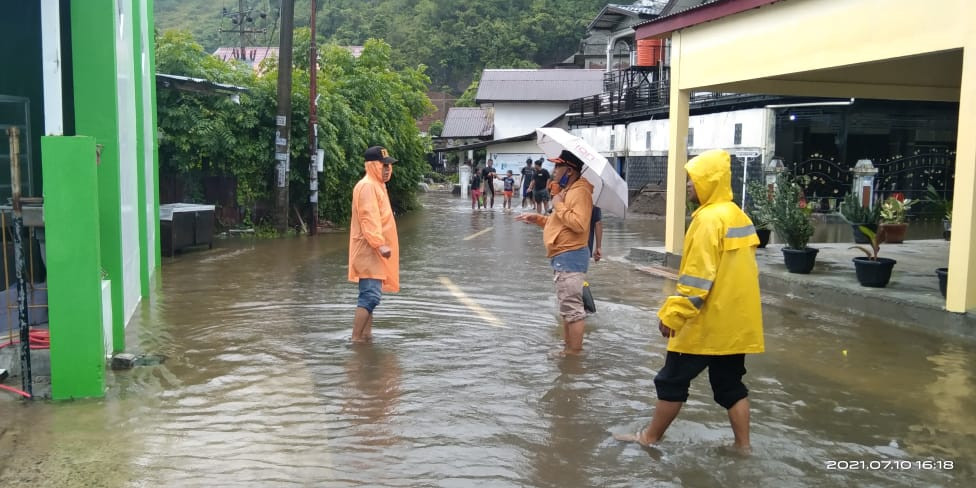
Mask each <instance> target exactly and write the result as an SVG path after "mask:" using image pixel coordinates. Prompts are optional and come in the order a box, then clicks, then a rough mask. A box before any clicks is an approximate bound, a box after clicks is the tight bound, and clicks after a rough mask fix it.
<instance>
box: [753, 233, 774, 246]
mask: <svg viewBox="0 0 976 488" xmlns="http://www.w3.org/2000/svg"><path fill="white" fill-rule="evenodd" d="M772 232H773V231H772V230H769V229H756V235H757V236H759V247H766V244H769V234H771V233H772Z"/></svg>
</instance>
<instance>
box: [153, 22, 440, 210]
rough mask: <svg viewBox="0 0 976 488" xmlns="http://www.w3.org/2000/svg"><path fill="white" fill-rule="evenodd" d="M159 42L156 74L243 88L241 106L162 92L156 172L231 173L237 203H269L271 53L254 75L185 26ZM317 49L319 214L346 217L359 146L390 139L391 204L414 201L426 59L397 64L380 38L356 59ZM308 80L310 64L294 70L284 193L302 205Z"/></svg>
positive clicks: (359, 166)
mask: <svg viewBox="0 0 976 488" xmlns="http://www.w3.org/2000/svg"><path fill="white" fill-rule="evenodd" d="M306 32H308V31H307V30H306ZM156 45H157V55H156V56H157V57H156V59H157V70H158V71H159V72H160V73H169V74H176V75H184V76H193V77H201V78H206V79H208V80H209V81H213V82H218V83H230V84H234V85H237V86H242V87H245V88H247V92H246V93H242V94H241V96H240V103H239V104H237V103H235V102H233V101H231V99H230V98H229V97H226V96H222V95H214V94H202V93H195V92H183V91H175V90H160V91H159V96H158V119H159V131H160V135H161V138H160V141H159V154H160V172H161V173H164V174H172V175H179V176H182V177H184V178H185V179H188V180H190V181H200V179H201V178H202V177H203V176H207V175H229V176H234V177H235V178H236V179H237V182H238V200H239V201H238V203H239V204H240V205H242V206H243V207H245V208H254V207H256V206H262V205H263V206H265V207H266V206H267V205H268V204H269V203H268V202H270V201H271V200H272V198H273V196H274V188H273V187H272V185H271V182H272V181H273V178H274V166H275V162H274V158H273V153H274V147H273V141H274V132H275V114H276V111H277V110H276V91H277V87H276V85H277V81H276V80H277V74H278V67H277V65H276V64H277V63H276V61H275V60H273V59H272V60H270V61H268V62H267V63H266V64H265V65H263V66H262V71H261V73H262V75H261V76H257V75H256V74H255V73H254V72H253V71H252V70H251V69H250V68H248V67H247V66H245V65H244V64H242V63H238V62H236V61H232V62H229V63H225V62H223V61H220V60H218V59H216V58H214V57H213V56H210V55H208V54H206V53H205V52H204V50H203V48H202V47H201V46H200V45H199V44H197V43H196V42H194V41H193V39H192V37H191V36H190V35H189V34H188V33H187V32H181V31H167V32H164V33H162V34H161V35H159V36H158V37H157V42H156ZM320 51H321V59H322V63H321V65H320V72H319V76H318V82H317V92H318V93H319V95H320V99H319V103H318V125H319V144H320V147H322V148H323V149H324V152H325V160H326V164H325V171H324V173H323V174H322V176H321V178H320V179H319V189H320V198H319V212H320V215H322V216H323V217H324V218H326V219H328V220H331V221H334V222H347V221H348V219H349V212H350V198H351V196H352V188H353V186H354V185H355V184H356V182H357V181H358V180H359V178H361V177H362V175H363V174H364V173H365V170H364V167H363V159H362V154H363V150H364V149H365V148H366V147H368V146H370V145H374V144H381V145H384V146H386V147H387V148H388V149H389V150H390V152H391V153H392V154H394V155H395V157H396V158H397V159H398V160H399V163H398V164H397V165H396V167H395V172H394V178H393V180H392V181H391V182H390V185H389V188H390V196H391V200H392V201H393V202H394V205H395V206H396V207H397V209H398V210H399V211H405V210H409V209H411V208H414V207H415V205H416V191H417V190H416V182H417V181H419V179H420V177H421V176H422V174H423V172H424V170H425V169H426V167H427V164H426V159H425V155H426V154H427V153H428V152H429V151H430V140H429V138H422V137H421V136H420V133H419V131H418V129H417V127H416V119H419V118H421V117H423V116H424V115H426V114H427V113H430V112H431V111H432V110H433V109H434V107H433V104H431V102H430V100H429V99H427V97H426V95H425V90H426V87H427V86H428V85H429V83H430V79H429V78H428V77H427V75H426V74H425V73H424V67H423V66H418V67H415V68H403V69H394V68H393V66H392V62H391V56H392V49H391V48H390V46H389V45H388V44H386V43H384V42H383V41H379V40H369V41H367V42H366V43H365V47H364V49H363V52H362V56H361V57H360V58H359V59H355V58H353V57H352V55H351V54H350V53H349V51H348V50H346V49H344V48H342V47H339V46H337V45H327V46H323V47H322V49H321V50H320ZM309 78H310V76H309V72H308V69H307V63H306V65H305V67H304V68H302V67H295V68H294V70H293V73H292V83H293V84H292V98H291V102H292V124H291V140H290V158H291V171H290V172H289V183H290V188H289V190H290V191H289V197H290V200H291V201H290V203H291V205H292V206H293V207H295V208H299V209H302V208H304V207H305V205H306V203H305V202H307V201H308V196H309V190H308V177H309V175H308V167H309V161H310V154H311V150H310V148H309V145H308V124H307V123H306V122H305V121H307V120H308V115H309V102H308V99H309V98H308V94H309V88H308V85H309Z"/></svg>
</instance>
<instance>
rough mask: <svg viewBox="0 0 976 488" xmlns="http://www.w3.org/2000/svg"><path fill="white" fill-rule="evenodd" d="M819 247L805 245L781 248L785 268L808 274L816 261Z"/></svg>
mask: <svg viewBox="0 0 976 488" xmlns="http://www.w3.org/2000/svg"><path fill="white" fill-rule="evenodd" d="M818 252H820V250H819V249H814V248H812V247H806V248H803V249H790V248H788V247H784V248H783V262H784V263H786V270H787V271H789V272H790V273H797V274H809V273H810V271H811V270H812V269H813V265H814V263H816V262H817V253H818Z"/></svg>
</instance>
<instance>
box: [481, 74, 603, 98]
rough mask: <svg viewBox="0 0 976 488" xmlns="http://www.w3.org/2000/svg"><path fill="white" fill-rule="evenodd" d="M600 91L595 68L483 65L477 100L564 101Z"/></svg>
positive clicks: (600, 84)
mask: <svg viewBox="0 0 976 488" xmlns="http://www.w3.org/2000/svg"><path fill="white" fill-rule="evenodd" d="M600 93H603V70H599V69H486V70H484V71H483V72H482V74H481V82H480V83H479V84H478V94H477V96H475V101H476V102H477V103H483V102H552V101H568V100H575V99H577V98H584V97H588V96H591V95H597V94H600Z"/></svg>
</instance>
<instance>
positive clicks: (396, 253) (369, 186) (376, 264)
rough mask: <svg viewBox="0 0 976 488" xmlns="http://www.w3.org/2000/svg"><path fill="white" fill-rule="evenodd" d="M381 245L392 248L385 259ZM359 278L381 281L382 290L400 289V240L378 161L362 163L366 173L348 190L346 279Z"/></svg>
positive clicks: (355, 280)
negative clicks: (350, 206) (347, 264)
mask: <svg viewBox="0 0 976 488" xmlns="http://www.w3.org/2000/svg"><path fill="white" fill-rule="evenodd" d="M391 174H392V173H391ZM384 244H386V245H387V246H390V249H391V250H392V254H391V255H390V257H389V258H384V257H383V256H381V255H380V252H379V247H380V246H382V245H384ZM360 278H372V279H377V280H382V281H383V291H387V292H395V291H400V243H399V240H398V238H397V228H396V220H394V218H393V209H392V208H391V207H390V196H389V194H388V193H387V192H386V183H385V182H384V181H383V163H381V162H379V161H367V162H366V176H364V177H363V179H361V180H359V183H356V187H355V188H353V190H352V219H351V221H350V222H349V281H352V282H353V283H358V282H359V279H360Z"/></svg>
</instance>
